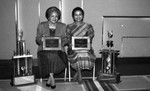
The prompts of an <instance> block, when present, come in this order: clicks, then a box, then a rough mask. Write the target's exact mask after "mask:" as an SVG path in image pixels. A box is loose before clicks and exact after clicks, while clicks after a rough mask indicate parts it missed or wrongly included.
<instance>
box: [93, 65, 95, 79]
mask: <svg viewBox="0 0 150 91" xmlns="http://www.w3.org/2000/svg"><path fill="white" fill-rule="evenodd" d="M93 80H95V63H94V66H93Z"/></svg>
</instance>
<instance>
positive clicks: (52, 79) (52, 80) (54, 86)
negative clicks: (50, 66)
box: [51, 78, 56, 89]
mask: <svg viewBox="0 0 150 91" xmlns="http://www.w3.org/2000/svg"><path fill="white" fill-rule="evenodd" d="M51 88H52V89H55V88H56V84H55V79H54V78H51Z"/></svg>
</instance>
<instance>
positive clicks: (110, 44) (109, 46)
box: [106, 30, 114, 49]
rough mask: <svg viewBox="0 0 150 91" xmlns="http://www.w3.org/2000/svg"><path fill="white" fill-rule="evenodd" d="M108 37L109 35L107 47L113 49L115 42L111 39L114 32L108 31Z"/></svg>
mask: <svg viewBox="0 0 150 91" xmlns="http://www.w3.org/2000/svg"><path fill="white" fill-rule="evenodd" d="M107 35H108V41H107V44H106V45H107V47H108V48H109V49H111V47H113V46H114V45H113V41H112V40H111V38H112V37H113V31H112V30H110V31H108V32H107Z"/></svg>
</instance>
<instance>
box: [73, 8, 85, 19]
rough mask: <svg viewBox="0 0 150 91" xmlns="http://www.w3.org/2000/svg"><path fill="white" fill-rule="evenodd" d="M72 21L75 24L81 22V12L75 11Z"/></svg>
mask: <svg viewBox="0 0 150 91" xmlns="http://www.w3.org/2000/svg"><path fill="white" fill-rule="evenodd" d="M74 20H75V22H81V21H82V20H83V14H82V12H81V11H79V10H77V11H75V13H74Z"/></svg>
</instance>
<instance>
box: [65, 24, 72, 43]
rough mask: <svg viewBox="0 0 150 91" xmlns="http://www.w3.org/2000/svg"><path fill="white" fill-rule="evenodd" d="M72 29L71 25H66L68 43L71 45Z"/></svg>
mask: <svg viewBox="0 0 150 91" xmlns="http://www.w3.org/2000/svg"><path fill="white" fill-rule="evenodd" d="M71 36H72V35H71V30H70V27H69V25H67V27H66V38H67V45H68V46H69V45H70V43H71Z"/></svg>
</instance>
